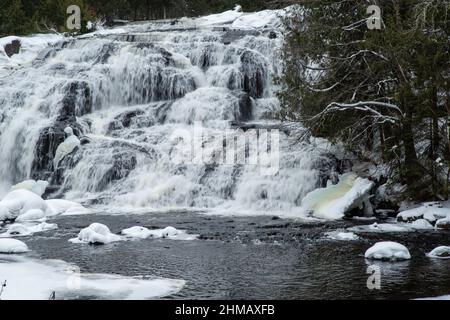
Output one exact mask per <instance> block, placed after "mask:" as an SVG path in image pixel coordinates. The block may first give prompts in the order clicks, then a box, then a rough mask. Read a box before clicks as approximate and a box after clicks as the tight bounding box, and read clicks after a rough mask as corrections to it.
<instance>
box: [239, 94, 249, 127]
mask: <svg viewBox="0 0 450 320" xmlns="http://www.w3.org/2000/svg"><path fill="white" fill-rule="evenodd" d="M238 98H239V115H238V116H236V119H237V120H238V121H240V122H245V121H249V120H251V119H252V115H253V110H252V108H253V101H252V99H251V98H250V95H248V94H246V93H240V94H239V95H238Z"/></svg>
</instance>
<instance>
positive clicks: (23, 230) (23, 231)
mask: <svg viewBox="0 0 450 320" xmlns="http://www.w3.org/2000/svg"><path fill="white" fill-rule="evenodd" d="M55 229H58V225H57V224H54V223H45V222H42V223H39V224H22V223H14V224H11V225H9V226H8V227H7V230H6V232H4V233H1V234H0V238H10V237H27V236H31V235H33V234H35V233H38V232H44V231H50V230H55Z"/></svg>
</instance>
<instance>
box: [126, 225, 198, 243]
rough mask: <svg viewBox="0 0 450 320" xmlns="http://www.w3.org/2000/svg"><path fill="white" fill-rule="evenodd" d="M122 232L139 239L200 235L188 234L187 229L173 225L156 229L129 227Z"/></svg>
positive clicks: (176, 238)
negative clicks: (179, 228)
mask: <svg viewBox="0 0 450 320" xmlns="http://www.w3.org/2000/svg"><path fill="white" fill-rule="evenodd" d="M121 233H122V234H123V235H124V236H127V237H130V238H137V239H147V238H155V239H160V238H167V239H172V240H195V239H197V238H198V235H192V234H187V233H186V232H185V231H183V230H178V229H175V228H173V227H167V228H164V229H156V230H150V229H147V228H144V227H131V228H129V229H124V230H122V232H121Z"/></svg>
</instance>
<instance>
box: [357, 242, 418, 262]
mask: <svg viewBox="0 0 450 320" xmlns="http://www.w3.org/2000/svg"><path fill="white" fill-rule="evenodd" d="M364 256H365V258H367V259H376V260H391V261H395V260H408V259H411V255H410V253H409V250H408V248H406V247H405V246H404V245H402V244H400V243H397V242H392V241H383V242H378V243H376V244H375V245H373V246H372V247H370V248H369V249H367V251H366V253H365V254H364Z"/></svg>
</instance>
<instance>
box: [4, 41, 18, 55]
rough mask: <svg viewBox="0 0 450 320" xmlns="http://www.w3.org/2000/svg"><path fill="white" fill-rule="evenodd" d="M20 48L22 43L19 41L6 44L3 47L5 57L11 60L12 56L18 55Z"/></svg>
mask: <svg viewBox="0 0 450 320" xmlns="http://www.w3.org/2000/svg"><path fill="white" fill-rule="evenodd" d="M21 47H22V43H21V42H20V41H19V40H13V41H11V43H7V44H6V45H5V46H4V49H5V53H6V55H7V56H8V57H9V58H11V57H12V56H13V55H15V54H18V53H19V52H20V48H21Z"/></svg>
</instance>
